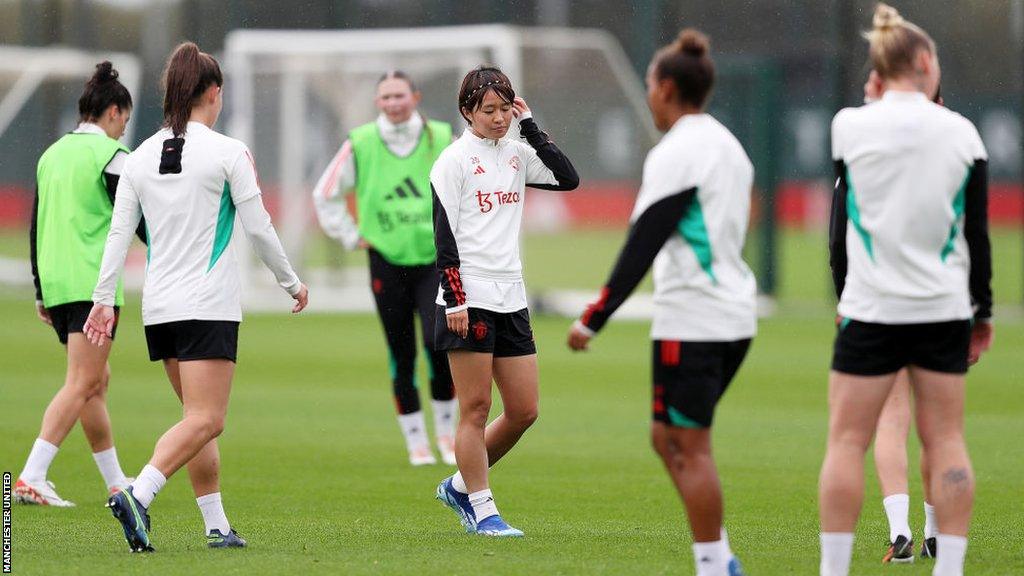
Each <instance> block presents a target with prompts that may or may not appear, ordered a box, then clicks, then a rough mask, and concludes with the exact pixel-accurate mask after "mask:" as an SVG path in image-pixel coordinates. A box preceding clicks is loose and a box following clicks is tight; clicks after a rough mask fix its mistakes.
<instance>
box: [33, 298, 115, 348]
mask: <svg viewBox="0 0 1024 576" xmlns="http://www.w3.org/2000/svg"><path fill="white" fill-rule="evenodd" d="M46 311H47V312H49V313H50V321H51V322H53V330H54V331H55V332H57V338H58V339H59V340H60V343H61V344H67V343H68V334H71V333H73V332H85V321H86V320H88V319H89V312H91V311H92V302H68V303H67V304H60V305H57V306H54V307H52V308H47V309H46ZM120 315H121V309H120V307H118V306H114V329H113V330H111V334H110V339H111V340H113V339H114V336H116V335H117V321H118V320H119V318H120Z"/></svg>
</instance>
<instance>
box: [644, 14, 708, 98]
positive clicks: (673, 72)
mask: <svg viewBox="0 0 1024 576" xmlns="http://www.w3.org/2000/svg"><path fill="white" fill-rule="evenodd" d="M710 52H711V42H710V41H709V40H708V37H707V36H706V35H705V34H704V33H702V32H700V31H699V30H695V29H693V28H686V29H684V30H682V31H680V32H679V35H678V36H677V37H676V40H675V42H672V43H671V44H669V45H667V46H665V47H663V48H662V49H661V50H658V52H657V53H656V54H655V55H654V74H655V77H656V78H658V79H659V80H663V79H665V78H670V79H671V80H672V82H673V83H675V85H676V91H677V93H678V94H679V101H680V102H682V103H684V104H689V105H691V106H695V107H697V108H703V107H704V104H705V103H706V102H707V100H708V96H709V95H710V94H711V88H712V87H713V86H714V84H715V63H714V62H713V61H712V60H711V55H710Z"/></svg>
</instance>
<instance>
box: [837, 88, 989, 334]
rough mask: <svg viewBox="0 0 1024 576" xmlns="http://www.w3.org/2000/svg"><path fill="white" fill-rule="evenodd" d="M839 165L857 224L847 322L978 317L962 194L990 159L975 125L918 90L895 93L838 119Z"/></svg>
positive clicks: (844, 312) (844, 309)
mask: <svg viewBox="0 0 1024 576" xmlns="http://www.w3.org/2000/svg"><path fill="white" fill-rule="evenodd" d="M832 157H833V159H834V160H836V161H841V162H843V163H844V164H845V167H846V173H845V175H841V176H840V179H843V178H844V177H845V180H846V182H845V183H846V186H847V201H846V209H847V217H848V219H849V223H850V225H849V226H848V227H847V230H846V254H847V259H848V266H847V272H846V284H845V288H844V289H843V292H842V296H841V298H840V301H839V308H838V311H839V314H840V315H841V316H843V317H845V318H852V319H855V320H859V321H862V322H876V323H882V324H911V323H927V322H944V321H952V320H964V319H969V318H971V317H972V316H973V311H972V308H971V296H970V291H969V287H968V274H969V272H970V257H969V254H968V248H967V242H966V240H965V239H964V235H963V209H962V205H963V194H964V189H965V187H966V184H967V181H968V177H969V176H970V174H971V170H972V169H973V167H974V165H975V163H976V162H977V161H987V159H988V155H987V153H986V152H985V146H984V144H983V143H982V141H981V137H980V136H979V135H978V131H977V129H975V127H974V125H973V124H971V122H970V121H969V120H967V119H966V118H964V117H963V116H961V115H960V114H957V113H956V112H953V111H951V110H949V109H948V108H944V107H942V106H940V105H938V104H935V103H933V102H931V101H929V100H928V99H927V98H926V97H925V95H924V94H922V93H920V92H899V91H895V90H890V91H888V92H886V93H885V95H884V96H883V97H882V98H881V99H879V100H877V101H875V102H873V103H871V104H868V105H865V106H860V107H857V108H846V109H844V110H840V111H839V113H838V114H836V116H835V118H834V119H833V120H832ZM958 197H959V198H960V199H959V201H958Z"/></svg>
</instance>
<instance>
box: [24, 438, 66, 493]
mask: <svg viewBox="0 0 1024 576" xmlns="http://www.w3.org/2000/svg"><path fill="white" fill-rule="evenodd" d="M57 450H59V448H58V447H56V446H54V445H53V444H50V443H49V442H47V441H46V440H43V439H42V438H36V441H35V443H34V444H32V451H31V452H29V453H28V460H26V461H25V469H24V470H22V471H21V476H20V478H21V479H22V480H24V481H26V482H43V481H45V480H46V473H47V472H48V471H49V470H50V463H52V462H53V458H54V456H56V455H57Z"/></svg>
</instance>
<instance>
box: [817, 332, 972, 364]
mask: <svg viewBox="0 0 1024 576" xmlns="http://www.w3.org/2000/svg"><path fill="white" fill-rule="evenodd" d="M970 345H971V322H970V320H954V321H951V322H930V323H927V324H875V323H872V322H860V321H859V320H853V319H850V318H843V319H840V321H839V329H838V332H837V334H836V342H835V348H834V351H833V354H832V369H833V370H835V371H836V372H843V373H846V374H854V375H857V376H881V375H883V374H892V373H893V372H897V371H899V370H900V369H901V368H904V367H906V366H918V367H921V368H924V369H926V370H934V371H936V372H945V373H948V374H966V373H967V355H968V352H969V349H970Z"/></svg>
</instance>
